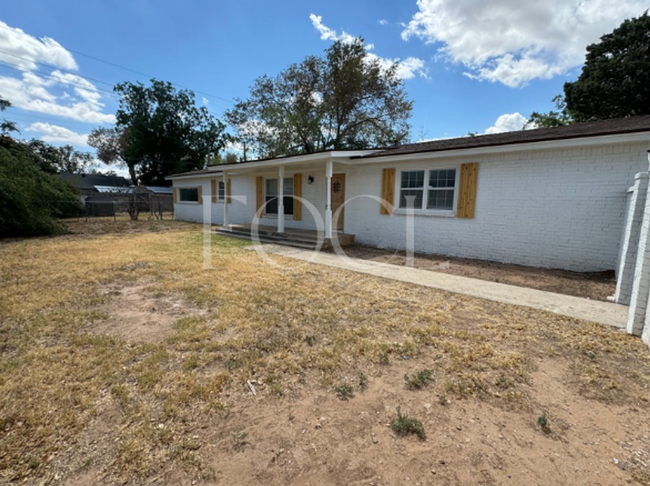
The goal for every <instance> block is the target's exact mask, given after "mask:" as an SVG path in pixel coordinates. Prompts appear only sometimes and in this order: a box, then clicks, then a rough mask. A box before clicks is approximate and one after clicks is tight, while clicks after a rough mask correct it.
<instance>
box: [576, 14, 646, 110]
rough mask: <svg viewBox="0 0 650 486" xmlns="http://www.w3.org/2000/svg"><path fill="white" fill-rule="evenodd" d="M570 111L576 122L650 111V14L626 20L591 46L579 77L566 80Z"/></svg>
mask: <svg viewBox="0 0 650 486" xmlns="http://www.w3.org/2000/svg"><path fill="white" fill-rule="evenodd" d="M564 98H565V101H566V108H567V111H568V112H569V113H570V114H571V116H572V117H573V118H574V119H575V120H576V121H588V120H602V119H607V118H621V117H627V116H636V115H648V114H650V17H648V12H647V11H646V12H645V13H644V14H643V15H641V16H640V17H638V18H632V19H628V20H625V21H624V22H623V23H622V24H621V25H620V26H619V27H617V28H616V29H614V31H613V32H612V33H611V34H606V35H604V36H602V37H601V38H600V42H597V43H595V44H591V45H590V46H588V47H587V59H586V62H585V65H584V67H583V68H582V72H581V74H580V76H579V77H578V79H577V80H576V81H574V82H572V83H565V85H564Z"/></svg>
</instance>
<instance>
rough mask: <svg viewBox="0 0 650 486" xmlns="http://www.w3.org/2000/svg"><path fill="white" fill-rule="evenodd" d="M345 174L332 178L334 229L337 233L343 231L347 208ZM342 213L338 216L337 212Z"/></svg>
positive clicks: (335, 175)
mask: <svg viewBox="0 0 650 486" xmlns="http://www.w3.org/2000/svg"><path fill="white" fill-rule="evenodd" d="M344 204H345V174H334V175H333V176H332V228H333V229H335V230H337V231H343V220H344V218H343V216H344V212H345V208H344V207H343V205H344ZM339 208H341V211H340V213H339V215H338V217H337V216H336V212H337V211H338V210H339Z"/></svg>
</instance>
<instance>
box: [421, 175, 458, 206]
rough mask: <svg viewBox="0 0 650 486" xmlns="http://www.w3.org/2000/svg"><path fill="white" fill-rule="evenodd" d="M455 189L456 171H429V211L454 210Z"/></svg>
mask: <svg viewBox="0 0 650 486" xmlns="http://www.w3.org/2000/svg"><path fill="white" fill-rule="evenodd" d="M455 187H456V170H455V169H448V170H431V171H429V194H428V197H427V209H443V210H448V211H449V210H453V209H454V189H455Z"/></svg>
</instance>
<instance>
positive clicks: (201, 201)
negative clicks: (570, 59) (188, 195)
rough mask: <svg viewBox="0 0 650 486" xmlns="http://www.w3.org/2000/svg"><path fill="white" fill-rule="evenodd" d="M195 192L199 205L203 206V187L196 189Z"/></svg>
mask: <svg viewBox="0 0 650 486" xmlns="http://www.w3.org/2000/svg"><path fill="white" fill-rule="evenodd" d="M196 192H197V194H198V196H199V204H203V186H199V187H197V188H196Z"/></svg>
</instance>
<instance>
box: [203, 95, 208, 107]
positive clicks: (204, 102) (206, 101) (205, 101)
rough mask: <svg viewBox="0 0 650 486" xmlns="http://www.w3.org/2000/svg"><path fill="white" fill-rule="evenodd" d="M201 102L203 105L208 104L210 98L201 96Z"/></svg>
mask: <svg viewBox="0 0 650 486" xmlns="http://www.w3.org/2000/svg"><path fill="white" fill-rule="evenodd" d="M201 103H203V104H204V105H205V106H208V105H209V104H210V100H209V99H207V98H206V97H205V96H203V97H202V98H201Z"/></svg>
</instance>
